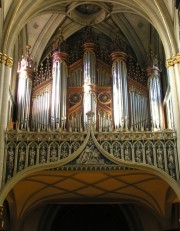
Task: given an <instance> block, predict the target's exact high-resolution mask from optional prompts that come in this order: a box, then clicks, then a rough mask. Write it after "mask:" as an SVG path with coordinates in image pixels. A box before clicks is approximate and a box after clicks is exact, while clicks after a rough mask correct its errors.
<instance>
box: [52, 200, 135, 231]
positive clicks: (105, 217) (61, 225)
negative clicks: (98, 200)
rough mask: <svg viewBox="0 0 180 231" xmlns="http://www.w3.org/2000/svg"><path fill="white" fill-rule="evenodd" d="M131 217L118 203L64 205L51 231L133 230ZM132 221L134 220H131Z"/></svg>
mask: <svg viewBox="0 0 180 231" xmlns="http://www.w3.org/2000/svg"><path fill="white" fill-rule="evenodd" d="M130 217H131V215H130V216H129V217H126V213H124V212H123V210H122V209H120V208H119V206H117V205H101V204H93V205H89V204H86V205H64V206H62V207H61V209H60V210H59V211H58V212H57V214H56V216H55V218H54V221H53V222H52V225H51V229H50V230H51V231H60V230H61V231H70V230H78V231H101V230H102V231H110V230H111V231H120V230H123V231H131V230H138V229H134V228H135V227H134V228H133V229H132V228H131V227H130V226H131V225H129V218H130ZM131 222H132V220H131Z"/></svg>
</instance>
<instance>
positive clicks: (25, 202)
mask: <svg viewBox="0 0 180 231" xmlns="http://www.w3.org/2000/svg"><path fill="white" fill-rule="evenodd" d="M157 185H158V187H157ZM10 195H11V197H13V201H15V204H16V213H17V216H18V217H22V216H23V215H25V214H26V213H28V211H32V210H33V209H35V208H36V207H38V206H40V205H42V204H53V203H54V204H55V203H58V204H59V203H60V204H63V203H86V204H87V203H132V204H134V203H135V204H139V205H141V206H145V207H146V208H148V209H149V210H150V211H152V212H153V213H155V214H156V215H159V216H161V215H163V214H165V213H166V212H167V207H166V205H167V204H168V203H167V202H168V201H171V202H172V201H173V200H175V198H176V196H175V194H174V193H173V192H172V190H171V189H170V187H169V185H168V184H167V183H166V182H164V181H163V180H162V179H160V178H158V177H157V176H155V175H153V174H151V173H148V172H144V171H142V170H121V171H117V170H114V171H93V172H92V171H91V172H90V171H78V172H77V171H55V170H53V171H41V172H36V173H34V174H31V175H29V176H28V177H26V178H24V179H23V180H21V181H20V182H19V183H17V184H16V185H15V187H14V188H13V189H12V191H11V193H10V194H9V196H10ZM9 198H10V197H9Z"/></svg>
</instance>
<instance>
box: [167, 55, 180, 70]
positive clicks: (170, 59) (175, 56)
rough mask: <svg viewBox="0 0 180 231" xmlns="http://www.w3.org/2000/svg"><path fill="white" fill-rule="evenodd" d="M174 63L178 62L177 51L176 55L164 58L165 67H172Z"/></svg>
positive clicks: (179, 56)
mask: <svg viewBox="0 0 180 231" xmlns="http://www.w3.org/2000/svg"><path fill="white" fill-rule="evenodd" d="M176 63H180V53H177V54H176V55H174V56H173V57H172V58H169V59H167V60H166V67H167V68H168V67H172V66H174V65H175V64H176Z"/></svg>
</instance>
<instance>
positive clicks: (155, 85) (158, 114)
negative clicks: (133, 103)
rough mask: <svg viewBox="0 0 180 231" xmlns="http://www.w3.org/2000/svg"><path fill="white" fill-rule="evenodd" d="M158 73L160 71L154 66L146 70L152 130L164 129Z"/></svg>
mask: <svg viewBox="0 0 180 231" xmlns="http://www.w3.org/2000/svg"><path fill="white" fill-rule="evenodd" d="M159 72H160V71H159V69H158V67H156V66H154V67H152V68H149V69H147V74H148V87H149V100H150V113H151V126H152V129H153V130H159V129H163V128H164V117H163V106H162V92H161V83H160V73H159Z"/></svg>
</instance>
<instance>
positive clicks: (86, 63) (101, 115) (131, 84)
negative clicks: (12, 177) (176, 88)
mask: <svg viewBox="0 0 180 231" xmlns="http://www.w3.org/2000/svg"><path fill="white" fill-rule="evenodd" d="M85 30H89V31H88V33H86V31H85V32H83V33H82V35H81V36H82V39H81V45H80V46H81V48H79V47H78V46H76V49H78V51H77V50H76V51H73V49H75V44H74V43H72V42H69V47H70V48H66V49H65V48H64V47H65V46H62V44H63V45H64V41H63V43H61V44H59V45H58V47H56V49H54V50H53V51H52V53H51V54H50V55H49V56H48V58H46V59H45V60H44V61H43V63H42V64H41V65H40V67H39V68H38V69H37V70H33V69H32V67H31V66H32V63H31V64H28V62H29V61H28V60H30V57H29V53H27V55H26V59H25V58H23V59H22V61H21V62H20V67H19V70H18V73H19V82H18V91H17V121H18V125H17V126H18V129H27V127H29V128H30V129H31V130H34V131H36V130H41V131H49V130H53V131H58V130H62V131H73V132H79V131H83V130H86V125H87V122H88V114H89V113H93V114H94V116H93V118H94V121H93V124H94V129H95V130H97V131H99V132H110V131H114V130H116V131H127V130H131V131H138V130H141V131H143V130H149V129H152V130H158V129H163V128H164V124H165V121H164V115H163V106H162V93H161V84H160V71H159V69H158V67H157V66H153V65H152V66H150V67H148V69H147V71H146V72H145V71H144V70H142V69H141V68H140V67H139V65H138V64H137V61H136V60H135V58H133V57H132V55H130V54H129V53H128V51H127V49H125V48H124V47H122V46H119V47H118V49H117V44H118V41H116V47H114V46H112V47H110V46H107V47H106V48H105V50H103V49H104V48H101V47H100V45H99V44H100V41H99V40H98V42H97V39H96V37H95V36H94V35H92V34H91V32H92V29H89V28H88V29H87V28H85ZM84 34H85V39H83V35H84ZM90 34H91V35H90ZM87 35H90V36H89V37H88V39H87ZM66 43H68V41H66ZM78 44H79V42H78ZM120 44H121V43H120ZM121 45H122V44H121ZM77 47H78V48H77ZM73 52H75V53H74V55H73ZM28 65H29V66H28ZM30 65H31V66H30ZM168 119H169V117H168ZM169 120H170V119H169ZM169 123H170V122H169Z"/></svg>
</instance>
